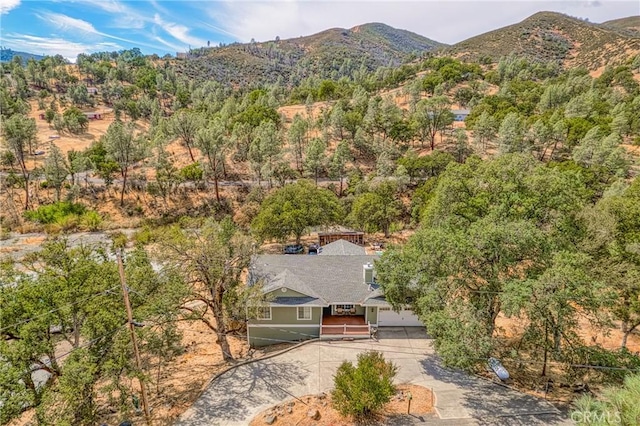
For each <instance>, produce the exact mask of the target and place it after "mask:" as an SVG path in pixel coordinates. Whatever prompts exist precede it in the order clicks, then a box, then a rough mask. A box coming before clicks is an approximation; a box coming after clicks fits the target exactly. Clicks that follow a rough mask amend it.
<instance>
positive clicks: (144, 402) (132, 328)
mask: <svg viewBox="0 0 640 426" xmlns="http://www.w3.org/2000/svg"><path fill="white" fill-rule="evenodd" d="M116 257H117V258H118V272H119V273H120V284H121V285H122V296H123V298H124V306H125V308H126V309H127V321H128V323H129V331H130V332H131V343H133V352H134V354H135V356H136V367H137V368H138V372H142V362H140V352H139V351H138V341H137V340H136V331H135V326H134V325H133V312H132V311H131V303H129V289H128V288H127V283H126V281H125V278H124V266H123V265H122V249H118V250H117V252H116ZM138 383H140V389H141V392H142V407H143V409H144V417H145V419H146V421H147V424H148V425H151V414H150V413H149V404H148V403H147V390H146V389H145V386H144V383H143V382H142V380H141V379H140V378H138Z"/></svg>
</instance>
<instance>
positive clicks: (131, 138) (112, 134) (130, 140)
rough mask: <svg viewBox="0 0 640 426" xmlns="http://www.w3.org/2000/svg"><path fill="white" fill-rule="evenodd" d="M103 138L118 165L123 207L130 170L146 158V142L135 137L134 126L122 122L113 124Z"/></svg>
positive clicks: (108, 151) (141, 138) (106, 147)
mask: <svg viewBox="0 0 640 426" xmlns="http://www.w3.org/2000/svg"><path fill="white" fill-rule="evenodd" d="M103 138H104V147H105V150H106V151H107V153H108V155H109V156H110V157H111V158H112V159H113V161H114V162H115V163H116V164H117V165H118V169H119V171H120V176H121V177H122V190H121V191H120V205H121V206H123V205H124V192H125V189H126V187H127V177H128V175H129V170H130V169H131V166H133V164H134V163H136V162H138V161H140V160H142V159H143V158H144V156H145V153H146V152H145V151H146V150H145V148H146V141H145V139H144V138H143V137H142V136H135V135H134V130H133V126H132V125H128V126H125V125H124V124H123V123H122V122H120V121H114V122H113V123H111V124H110V125H109V128H108V129H107V133H106V134H105V135H104V136H103Z"/></svg>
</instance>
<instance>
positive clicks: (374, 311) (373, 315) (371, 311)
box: [367, 306, 378, 324]
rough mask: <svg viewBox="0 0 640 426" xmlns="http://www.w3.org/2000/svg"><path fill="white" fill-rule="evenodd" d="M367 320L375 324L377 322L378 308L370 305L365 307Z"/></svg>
mask: <svg viewBox="0 0 640 426" xmlns="http://www.w3.org/2000/svg"><path fill="white" fill-rule="evenodd" d="M367 321H368V322H369V324H377V323H378V308H377V307H375V306H370V307H368V308H367Z"/></svg>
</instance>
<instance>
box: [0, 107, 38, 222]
mask: <svg viewBox="0 0 640 426" xmlns="http://www.w3.org/2000/svg"><path fill="white" fill-rule="evenodd" d="M2 135H3V136H4V141H5V144H6V147H7V149H8V150H9V151H11V152H12V153H13V155H14V157H15V159H16V161H17V163H18V165H19V166H20V172H21V173H22V180H23V183H24V197H25V201H24V209H25V210H28V209H29V177H30V172H29V169H28V168H27V156H28V155H29V154H33V153H34V151H35V149H36V147H37V143H38V139H37V131H36V121H35V120H34V119H33V118H27V117H25V116H24V115H22V114H15V115H13V116H11V117H10V118H9V119H7V120H5V121H4V122H3V123H2Z"/></svg>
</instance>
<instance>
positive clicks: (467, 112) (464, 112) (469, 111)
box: [451, 109, 471, 115]
mask: <svg viewBox="0 0 640 426" xmlns="http://www.w3.org/2000/svg"><path fill="white" fill-rule="evenodd" d="M451 112H452V113H453V114H456V115H457V114H466V115H469V114H471V110H470V109H452V110H451Z"/></svg>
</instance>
